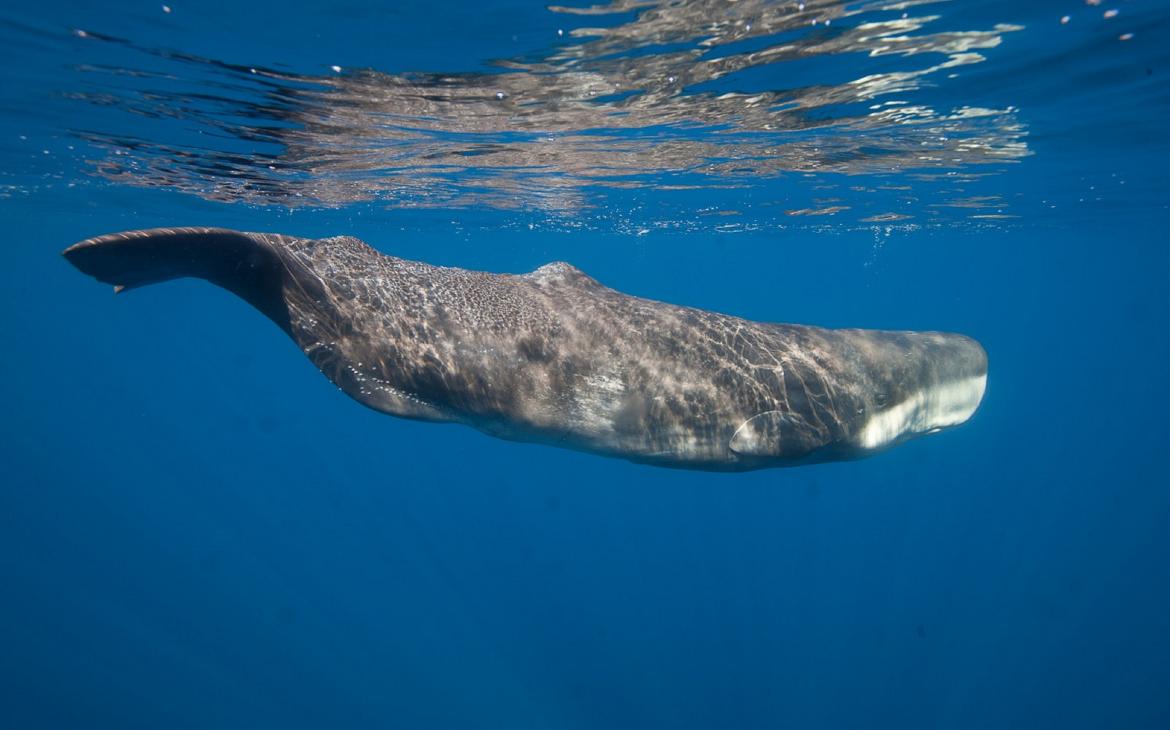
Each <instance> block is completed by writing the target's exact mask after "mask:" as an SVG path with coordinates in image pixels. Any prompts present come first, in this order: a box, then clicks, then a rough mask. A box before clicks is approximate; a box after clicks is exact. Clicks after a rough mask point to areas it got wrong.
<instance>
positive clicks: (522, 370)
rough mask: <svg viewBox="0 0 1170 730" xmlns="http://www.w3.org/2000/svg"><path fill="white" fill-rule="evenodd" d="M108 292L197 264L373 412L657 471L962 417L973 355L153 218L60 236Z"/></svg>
mask: <svg viewBox="0 0 1170 730" xmlns="http://www.w3.org/2000/svg"><path fill="white" fill-rule="evenodd" d="M64 257H65V258H66V259H67V260H68V261H69V263H71V264H72V265H73V266H75V267H76V268H77V269H79V270H80V271H81V272H83V273H85V274H87V275H89V276H91V277H93V278H95V279H97V280H98V281H100V282H103V283H105V284H112V285H113V286H114V288H115V291H116V292H125V291H129V290H133V289H136V288H138V287H142V286H145V285H149V284H154V283H159V282H164V281H168V280H171V279H178V278H184V277H195V278H200V279H204V280H206V281H208V282H210V283H212V284H215V285H217V286H219V287H221V288H223V289H226V290H228V291H229V292H232V293H233V294H235V295H237V296H238V297H240V298H241V299H243V300H244V301H246V302H247V303H249V304H251V305H252V306H253V307H255V308H256V309H257V310H259V311H260V312H262V313H263V314H264V315H265V316H267V317H268V318H269V319H270V320H272V321H273V322H274V323H275V324H276V325H278V326H279V327H280V328H281V329H283V330H284V331H285V333H287V334H288V336H289V337H290V338H291V339H292V341H293V342H295V343H296V345H297V346H298V347H299V348H300V349H301V351H302V352H303V353H304V354H305V355H306V356H307V357H308V358H309V360H310V361H312V363H313V364H314V365H315V366H316V367H317V368H318V369H319V370H320V371H321V372H322V373H323V374H324V375H325V376H326V377H327V378H328V379H329V380H331V381H332V382H333V383H334V384H336V385H337V386H338V387H339V388H340V389H341V390H342V391H343V392H344V393H345V394H347V395H348V396H350V397H351V398H353V399H354V400H356V401H358V402H359V403H361V404H363V405H365V406H368V407H370V408H372V409H374V410H377V411H380V412H382V413H387V414H391V415H394V416H399V417H403V418H411V419H418V420H423V421H434V422H447V423H457V424H464V425H467V426H471V427H474V428H476V429H478V430H480V431H482V432H484V433H487V434H490V435H492V436H496V437H500V438H504V439H510V440H514V441H526V442H536V443H543V444H549V445H554V446H560V447H566V448H571V449H576V450H581V451H586V452H590V453H594V454H601V455H606V456H614V457H622V458H625V459H628V460H630V461H634V462H639V463H644V464H651V465H656V466H664V467H675V468H684V469H703V470H712V471H730V472H738V471H747V470H753V469H760V468H766V467H776V466H795V465H802V464H811V463H818V462H826V461H837V460H846V459H856V458H860V457H864V456H869V455H871V454H875V453H878V452H881V451H884V450H886V449H889V448H890V447H892V446H895V445H897V444H900V443H902V442H904V441H906V440H908V439H911V438H914V437H918V436H922V435H925V434H930V433H935V432H937V431H941V430H943V429H947V428H950V427H953V426H957V425H959V424H962V423H964V422H966V421H967V420H968V419H970V418H971V417H972V415H973V414H974V413H975V412H976V410H977V409H978V408H979V405H980V403H981V401H982V399H983V396H984V392H985V389H986V385H987V366H988V360H987V353H986V351H985V350H984V349H983V347H982V346H981V345H980V344H979V343H978V342H977V341H976V340H974V339H972V338H971V337H968V336H965V335H962V334H955V333H947V332H916V331H896V330H871V329H829V328H822V327H814V326H806V325H799V324H782V323H769V322H757V321H751V320H747V319H742V318H739V317H734V316H730V315H726V314H720V313H716V312H712V311H707V310H703V309H696V308H692V307H686V306H680V305H674V304H668V303H664V302H658V301H653V300H650V299H644V298H641V297H637V296H631V295H628V294H624V293H622V292H619V291H616V290H614V289H611V288H609V287H606V286H605V285H603V284H601V283H599V282H598V281H596V280H595V279H593V278H592V277H590V276H588V275H587V274H585V273H584V272H582V271H581V270H580V269H577V268H576V267H574V266H572V265H570V264H567V263H563V262H555V263H550V264H546V265H544V266H541V267H540V268H538V269H536V270H534V271H531V272H528V273H523V274H496V273H487V272H480V271H471V270H466V269H461V268H452V267H444V266H433V265H430V264H426V263H423V262H419V261H411V260H407V259H401V258H396V257H394V256H390V255H385V254H382V253H380V252H379V251H377V250H376V249H374V248H372V247H370V246H369V245H367V244H366V243H364V242H362V241H361V240H359V239H357V238H353V237H350V236H336V237H331V238H322V239H312V238H301V237H296V236H290V235H284V234H276V233H246V232H240V231H234V230H228V229H219V228H193V227H191V228H156V229H150V230H140V231H127V232H122V233H113V234H108V235H102V236H98V237H96V238H89V239H86V240H84V241H81V242H80V243H76V244H74V245H72V246H70V247H69V248H67V249H66V250H65V251H64Z"/></svg>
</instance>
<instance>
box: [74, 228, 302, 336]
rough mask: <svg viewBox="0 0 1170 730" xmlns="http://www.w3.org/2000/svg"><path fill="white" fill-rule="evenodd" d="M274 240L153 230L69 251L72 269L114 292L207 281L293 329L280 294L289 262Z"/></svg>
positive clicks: (215, 231)
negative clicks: (191, 280) (180, 281)
mask: <svg viewBox="0 0 1170 730" xmlns="http://www.w3.org/2000/svg"><path fill="white" fill-rule="evenodd" d="M269 239H270V237H269V236H267V235H263V234H253V233H241V232H239V231H231V230H227V229H222V228H154V229H150V230H144V231H127V232H125V233H112V234H109V235H105V236H98V237H96V238H89V239H86V240H84V241H81V242H80V243H75V244H74V245H72V246H70V247H69V248H67V249H65V251H64V252H63V255H64V256H65V258H66V259H67V260H68V261H69V263H71V264H73V265H74V266H76V267H77V268H78V269H79V270H80V271H82V272H83V273H86V274H89V275H90V276H92V277H94V278H95V279H97V280H98V281H101V282H104V283H106V284H112V285H113V286H114V291H115V292H121V291H125V290H128V289H134V288H137V287H140V286H146V285H147V284H156V283H158V282H162V281H169V280H171V279H181V278H186V277H194V278H198V279H206V280H207V281H210V282H211V283H213V284H215V285H217V286H220V287H222V288H224V289H227V290H228V291H230V292H232V293H234V294H236V295H237V296H239V297H240V298H241V299H244V300H245V301H247V302H248V303H249V304H251V305H252V306H254V307H256V308H257V309H259V310H260V311H261V312H263V313H264V314H266V315H267V316H268V317H269V318H270V319H272V320H273V321H274V322H276V323H277V324H278V325H280V326H281V327H283V328H284V329H285V330H286V331H287V330H288V328H289V317H288V307H287V305H286V304H285V302H284V299H283V296H282V290H283V287H284V282H285V279H286V277H287V276H288V275H289V271H288V265H289V263H290V262H289V261H287V260H286V257H283V256H281V255H280V253H279V251H278V250H277V248H276V247H275V246H273V244H272V242H271V241H270V240H269Z"/></svg>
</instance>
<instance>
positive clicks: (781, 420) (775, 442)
mask: <svg viewBox="0 0 1170 730" xmlns="http://www.w3.org/2000/svg"><path fill="white" fill-rule="evenodd" d="M823 445H824V442H823V440H822V439H820V438H818V434H817V431H816V430H815V429H812V428H810V427H809V424H808V423H807V422H806V421H805V420H804V419H803V418H801V417H800V416H796V415H793V414H791V413H783V412H781V411H765V412H763V413H759V414H757V415H755V416H752V417H751V418H749V419H748V420H746V421H744V422H743V423H742V424H740V426H739V428H737V429H736V430H735V433H734V434H733V435H732V437H731V441H730V442H729V443H728V444H727V447H728V448H729V449H731V451H732V452H733V453H735V454H738V455H740V456H758V457H773V458H778V459H796V458H799V457H802V456H805V455H807V454H809V453H811V452H813V451H815V450H816V449H818V448H820V447H821V446H823Z"/></svg>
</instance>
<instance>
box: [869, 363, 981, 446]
mask: <svg viewBox="0 0 1170 730" xmlns="http://www.w3.org/2000/svg"><path fill="white" fill-rule="evenodd" d="M986 388H987V374H986V373H984V374H983V375H975V376H972V377H968V378H963V379H961V380H954V381H951V382H947V383H940V384H938V385H935V386H933V387H930V388H927V389H925V390H920V391H918V392H917V393H915V394H914V395H912V396H910V397H909V398H907V399H906V400H904V401H902V402H901V403H896V404H894V405H892V406H890V407H889V408H886V409H884V410H882V411H879V412H877V413H875V414H874V415H873V416H872V417H871V418H870V419H869V420H868V421H866V423H865V425H864V426H862V427H861V430H860V431H858V432H857V436H856V438H855V443H856V444H857V445H858V446H860V447H861V448H863V449H868V450H877V449H880V448H882V447H884V446H888V445H890V444H892V443H895V442H897V441H899V440H900V439H902V438H903V437H906V436H915V435H919V434H926V433H933V432H935V431H938V430H941V429H944V428H947V427H948V426H958V425H959V424H960V423H963V422H964V421H966V420H967V419H968V418H970V417H971V416H972V414H974V413H975V410H976V409H977V408H979V403H980V401H982V400H983V391H984V390H986Z"/></svg>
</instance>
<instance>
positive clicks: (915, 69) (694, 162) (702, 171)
mask: <svg viewBox="0 0 1170 730" xmlns="http://www.w3.org/2000/svg"><path fill="white" fill-rule="evenodd" d="M940 5H941V3H939V2H936V1H934V0H908V1H906V2H869V3H866V2H861V3H858V2H851V3H844V2H815V1H810V2H784V3H775V2H764V1H763V0H742V1H740V2H732V1H730V0H690V1H679V0H672V1H668V2H666V1H650V0H618V1H616V2H613V3H610V4H608V5H600V6H592V7H586V8H570V7H560V6H553V7H551V8H549V10H551V11H553V12H556V13H560V14H563V15H564V16H565V17H566V22H569V21H577V22H580V23H582V27H578V28H576V29H573V30H568V31H565V32H564V33H563V36H562V37H561V38H559V39H558V40H559V41H561V43H560V44H558V45H556V46H554V47H553V48H552V49H551V50H547V51H546V52H544V53H541V54H536V55H534V56H531V57H522V58H514V59H507V60H501V61H497V62H495V66H496V68H497V69H498V72H496V73H462V74H427V73H408V74H390V73H383V72H379V71H376V70H338V71H337V72H336V73H332V74H331V75H325V76H302V75H292V74H287V73H281V72H279V71H276V70H273V69H270V68H263V67H246V66H237V65H231V64H226V63H222V62H218V61H213V60H210V59H204V58H198V57H195V56H189V55H183V54H177V53H175V52H163V51H159V50H151V49H138V50H140V51H143V52H145V53H150V54H153V55H154V56H156V57H162V58H165V59H166V60H167V62H168V63H173V62H177V64H178V67H177V69H170V70H168V71H167V72H166V73H165V74H157V73H147V72H144V71H140V70H139V71H135V70H132V69H125V68H108V67H98V66H91V67H87V68H86V69H85V70H86V71H89V72H91V73H93V74H104V75H106V76H108V77H109V80H108V81H107V83H106V84H105V85H104V86H103V87H102V88H101V90H100V91H94V90H88V91H85V92H82V93H79V94H77V96H78V97H79V98H81V99H84V100H86V101H89V102H92V103H96V104H102V105H115V106H118V107H120V108H122V109H124V110H125V111H127V112H130V113H134V114H137V115H142V116H145V117H148V118H152V119H158V120H167V119H171V120H182V121H183V122H184V123H186V124H187V126H188V127H190V123H191V122H194V123H195V124H196V126H197V127H198V128H200V129H205V130H207V131H208V132H210V133H211V134H209V135H208V136H207V138H201V139H199V140H198V141H197V142H189V143H183V144H180V143H177V142H176V141H175V140H174V139H169V138H167V137H165V136H164V135H163V134H158V135H154V134H153V133H152V134H140V135H137V136H131V135H125V134H110V133H108V132H105V131H101V130H94V129H79V130H76V133H77V134H79V135H80V136H82V137H84V138H85V139H87V140H88V141H90V142H91V143H93V144H95V145H97V146H98V147H100V148H101V149H102V150H103V151H104V154H102V155H101V157H100V159H98V160H97V161H95V169H96V170H97V171H98V173H99V174H101V175H103V176H105V177H107V178H109V179H112V180H117V181H121V182H128V183H132V184H136V185H147V186H164V187H168V188H176V189H180V190H184V191H188V192H191V193H195V194H197V195H200V196H202V197H205V198H209V199H214V200H226V201H247V202H252V203H264V202H271V203H279V204H282V205H287V206H298V205H329V206H339V205H346V204H349V203H353V202H358V201H370V200H374V201H384V202H385V203H386V204H388V205H390V206H395V207H398V206H401V207H454V206H470V205H477V206H491V207H495V208H504V209H516V208H520V209H538V210H543V211H547V212H552V213H569V212H573V211H577V210H580V209H582V208H587V207H589V206H591V205H593V204H594V203H595V202H596V197H597V194H598V193H599V192H601V191H603V190H604V189H605V188H654V189H657V190H661V189H687V188H700V189H701V188H728V187H731V188H747V187H752V186H755V185H758V184H760V183H761V182H762V181H766V180H770V179H774V178H775V177H777V176H780V175H785V174H800V175H808V174H812V175H814V176H818V177H820V178H821V180H820V181H821V182H822V183H826V184H827V185H828V186H829V187H831V186H833V185H843V186H849V185H857V183H854V182H851V179H850V178H849V177H848V176H853V175H874V176H879V178H880V177H884V178H887V179H886V180H885V181H884V183H883V182H881V181H880V180H879V181H878V182H876V183H875V182H874V181H873V180H867V183H866V184H867V185H869V184H872V185H885V186H886V189H887V190H890V189H895V190H900V191H901V192H899V193H898V195H900V196H901V198H902V199H903V200H904V201H905V200H914V201H917V200H918V198H916V197H915V191H916V186H920V185H923V184H924V183H925V182H929V181H932V180H938V179H942V178H944V177H946V178H948V179H951V180H954V179H970V177H965V176H975V177H977V176H980V175H984V174H989V173H992V172H994V171H995V170H996V169H997V166H996V165H995V164H993V163H1003V162H1008V161H1013V160H1017V159H1019V158H1021V157H1024V156H1026V155H1027V154H1028V146H1027V144H1026V142H1025V139H1026V129H1025V127H1024V125H1023V124H1022V123H1021V122H1020V121H1019V119H1018V118H1017V114H1016V110H1015V109H1014V108H1012V107H1007V108H1002V109H996V108H984V107H980V106H974V105H963V104H949V105H948V106H946V107H945V108H939V107H938V106H932V105H930V104H928V103H926V102H925V101H924V100H923V99H921V98H919V97H920V96H923V95H924V94H923V93H922V92H923V91H924V89H925V88H926V87H927V86H931V87H938V86H941V85H943V84H946V83H947V82H948V80H949V79H950V78H952V77H953V76H954V75H955V74H957V73H958V72H959V70H960V69H962V68H963V67H967V66H970V65H972V64H978V63H981V62H983V61H984V60H985V56H984V55H983V52H985V51H986V50H987V49H991V48H994V47H996V46H998V45H1000V44H1001V43H1002V42H1003V40H1004V37H1005V36H1006V35H1007V34H1010V33H1012V32H1015V31H1019V30H1022V28H1021V27H1020V26H1015V25H1004V24H998V25H994V26H993V27H990V28H984V29H976V30H969V31H955V30H946V29H942V27H941V26H942V23H941V22H940V20H941V16H940V15H938V14H929V13H928V12H927V11H930V10H931V9H932V8H936V7H939V6H940ZM631 13H632V16H631ZM619 14H623V15H621V18H619V19H618V20H623V19H628V22H614V23H611V24H609V25H606V21H607V20H614V18H615V16H616V15H619ZM585 23H588V24H590V25H588V26H586V25H585ZM936 26H939V27H938V29H934V28H935V27H936ZM79 33H81V34H83V35H85V36H86V37H88V38H92V39H94V40H95V41H99V42H107V43H117V44H122V45H131V44H130V43H129V42H128V41H125V40H122V39H117V38H113V37H109V36H103V35H99V34H95V33H85V32H84V31H79ZM194 68H198V69H199V70H200V71H206V70H207V69H211V70H213V71H214V74H212V75H211V77H210V78H209V76H208V74H206V73H199V74H195V73H192V69H194ZM184 69H186V70H184ZM128 75H132V76H133V77H134V78H135V83H133V84H130V83H126V82H125V79H126V78H127V76H128ZM160 76H161V77H162V78H159V77H160ZM196 77H197V79H196ZM950 96H952V97H953V94H951V95H950ZM157 129H159V130H162V129H163V128H162V127H158V128H157ZM257 150H259V151H257ZM854 189H855V190H859V191H862V192H864V191H865V190H871V189H872V188H867V187H866V186H865V185H861V187H859V188H854ZM832 202H833V201H831V200H830V201H828V203H827V204H825V205H813V206H811V207H808V206H805V207H800V206H796V207H793V209H791V210H787V211H785V212H786V213H787V214H788V215H832V214H835V213H838V212H840V211H842V210H847V207H844V206H834V205H832ZM927 202H928V203H930V204H937V205H950V206H952V209H953V210H970V208H969V207H968V208H962V203H963V201H957V202H956V201H951V200H930V201H927ZM967 205H968V206H970V205H973V204H972V203H971V202H970V201H967ZM988 206H995V207H996V211H994V212H993V214H994V215H1001V214H1002V207H1003V204H1002V201H998V200H995V201H991V202H990V203H988ZM936 207H937V206H936ZM976 207H978V206H976ZM976 212H977V211H976ZM866 213H867V214H869V215H870V217H871V218H873V219H874V220H877V221H891V220H902V219H906V218H913V217H915V215H917V214H916V213H913V212H907V211H905V210H902V211H897V212H893V211H888V212H884V211H874V210H869V211H866ZM919 214H920V213H919ZM874 216H877V217H876V218H874ZM861 220H866V219H861Z"/></svg>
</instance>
